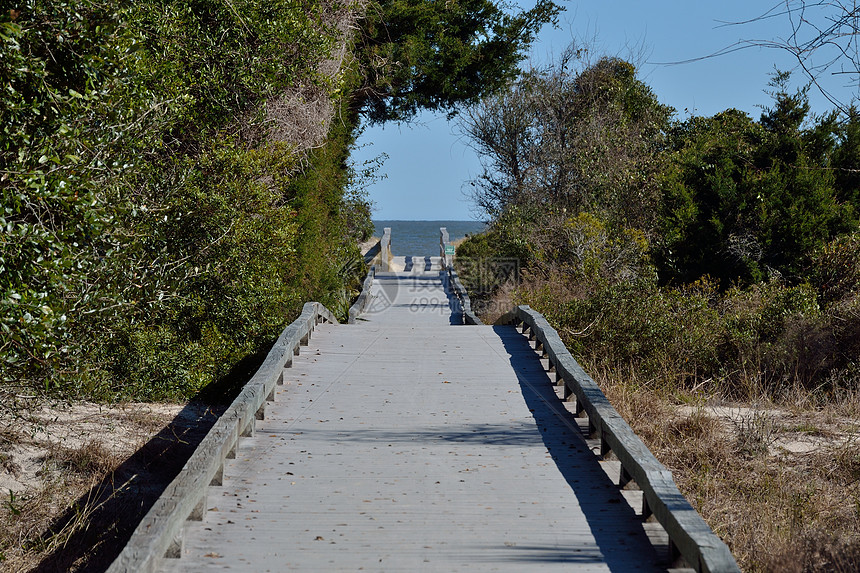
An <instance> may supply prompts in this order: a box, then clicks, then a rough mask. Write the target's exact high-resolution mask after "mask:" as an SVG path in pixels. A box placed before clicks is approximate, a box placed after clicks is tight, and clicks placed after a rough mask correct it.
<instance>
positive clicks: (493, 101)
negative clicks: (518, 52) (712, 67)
mask: <svg viewBox="0 0 860 573" xmlns="http://www.w3.org/2000/svg"><path fill="white" fill-rule="evenodd" d="M581 56H582V52H581V51H580V52H577V51H576V50H573V49H571V50H568V51H567V52H566V53H565V55H564V56H563V57H562V58H561V60H560V61H559V63H557V64H556V65H555V66H552V67H550V68H548V69H545V70H532V71H530V72H528V73H526V74H525V75H524V77H523V78H521V79H520V80H518V81H517V82H515V83H513V84H511V85H510V86H509V88H508V89H507V90H505V91H503V92H500V93H499V94H498V95H494V96H491V97H489V98H486V99H485V100H483V101H482V102H481V103H480V104H478V105H476V106H473V107H472V108H470V109H469V110H468V112H467V114H466V115H465V117H464V119H463V120H462V122H461V125H462V129H463V131H464V132H465V133H466V135H467V136H468V137H469V138H470V141H471V145H472V146H473V147H474V148H475V149H476V151H478V153H479V154H480V155H481V156H482V161H483V162H484V172H483V173H482V175H481V176H480V177H479V178H478V179H477V180H475V181H472V187H473V198H474V200H475V202H476V204H477V205H478V207H479V209H481V210H482V211H483V212H484V213H486V214H487V215H489V216H490V217H493V218H497V217H498V216H499V215H500V214H501V213H502V212H504V211H505V210H506V209H509V208H510V207H512V206H515V205H524V204H533V205H536V206H540V207H541V208H542V210H543V211H545V212H552V211H562V210H566V211H568V212H570V213H571V214H575V213H579V212H582V211H586V212H591V213H595V214H598V215H599V216H600V217H601V218H605V219H607V220H610V221H612V222H614V223H618V224H622V225H627V226H635V227H639V228H643V229H650V228H651V227H652V226H653V225H654V220H655V215H656V213H657V208H656V206H657V204H658V202H659V197H658V194H657V191H658V189H657V187H656V185H655V184H654V183H653V181H654V178H653V175H654V173H655V172H656V170H657V166H658V163H659V158H658V152H659V149H660V146H661V145H662V143H661V142H662V137H663V135H662V134H663V130H664V128H665V126H666V125H667V121H668V118H669V115H670V113H671V109H670V108H668V107H666V106H663V105H661V104H660V103H659V102H658V101H657V99H656V97H655V96H654V94H653V93H652V92H651V90H650V89H649V88H648V87H647V86H646V85H645V84H643V83H642V82H641V81H639V80H638V79H637V78H636V70H635V68H634V67H633V66H632V65H631V64H629V63H628V62H625V61H623V60H620V59H617V58H602V59H600V60H599V61H598V62H596V63H595V64H593V65H583V66H582V67H581V68H580V69H579V70H578V71H577V70H576V67H575V66H576V63H577V60H579V59H580V58H581Z"/></svg>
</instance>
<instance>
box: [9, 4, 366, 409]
mask: <svg viewBox="0 0 860 573" xmlns="http://www.w3.org/2000/svg"><path fill="white" fill-rule="evenodd" d="M327 11H330V8H329V7H324V6H323V5H322V4H321V3H319V2H315V1H309V2H304V3H295V2H291V1H282V0H273V1H269V0H267V1H263V0H233V1H231V2H223V1H221V0H145V1H141V2H123V1H116V2H109V1H107V0H78V1H76V2H66V1H63V0H48V1H45V2H34V1H32V0H31V1H24V2H21V3H20V4H19V7H18V9H17V10H15V11H9V12H6V13H3V14H0V62H2V65H0V70H2V72H0V73H2V74H3V77H2V79H3V80H4V81H3V83H4V85H5V86H7V88H6V89H4V90H3V91H2V93H0V120H2V124H3V132H2V139H0V165H2V173H0V193H2V205H0V207H2V213H0V225H2V234H0V267H2V268H1V269H0V270H2V272H0V327H2V331H1V332H0V350H2V355H3V360H4V363H3V364H0V379H2V381H3V382H4V383H7V384H15V385H20V384H30V385H32V384H34V383H36V382H38V383H39V384H41V385H42V386H43V387H44V388H45V389H46V390H48V391H50V392H52V393H58V394H63V395H75V394H80V395H86V396H88V397H90V398H98V399H111V398H114V397H117V396H122V397H125V398H138V399H140V398H146V399H161V398H166V397H174V398H178V397H185V396H188V395H190V394H191V393H193V392H195V391H197V390H199V389H200V388H202V387H203V386H205V385H207V384H210V383H211V382H213V381H215V380H217V379H218V378H219V377H222V376H225V375H227V374H228V373H229V372H230V371H231V370H233V367H234V365H236V364H238V363H240V362H242V361H243V359H245V358H247V357H248V356H253V355H255V354H256V353H258V352H260V351H261V350H262V349H264V348H265V346H266V344H267V343H269V342H270V341H271V340H272V339H273V338H274V337H275V336H276V335H277V333H278V332H279V330H280V329H281V328H282V327H283V326H284V324H286V323H287V322H289V320H291V319H292V318H293V317H294V315H296V314H297V313H298V311H299V308H300V306H301V303H302V302H304V301H306V300H309V299H310V298H316V299H317V300H322V301H323V302H326V303H328V304H330V305H332V306H333V307H334V308H335V309H337V310H339V311H343V312H345V307H344V304H345V303H344V301H345V300H348V297H349V293H350V289H352V288H354V282H355V275H357V274H360V269H358V268H355V269H354V272H353V268H354V265H353V261H355V260H356V259H357V256H358V253H357V248H356V247H355V245H354V238H355V235H356V234H360V233H362V232H364V231H362V229H366V228H367V225H368V218H369V210H368V208H367V204H366V201H365V200H364V198H363V195H361V194H360V193H354V194H352V195H350V196H349V197H348V198H346V199H344V188H345V187H346V185H347V183H348V181H347V180H346V179H345V175H344V174H345V165H344V158H345V156H346V154H347V153H348V149H349V146H350V145H351V143H352V139H351V133H350V130H351V127H352V125H353V123H352V122H353V121H354V117H352V116H350V115H349V114H348V113H347V112H346V109H343V110H341V112H342V114H343V115H342V117H344V118H345V119H346V121H345V122H340V123H338V125H337V126H336V127H337V130H338V131H337V132H336V133H333V134H332V137H331V139H330V141H329V143H328V144H327V146H325V147H323V148H321V149H320V150H318V151H317V153H316V155H315V156H314V157H312V158H310V161H309V165H310V166H311V167H312V168H313V169H315V170H316V173H315V174H314V176H313V177H315V178H316V184H314V185H310V184H306V183H305V182H306V181H308V176H307V174H306V175H304V176H302V175H300V170H301V168H302V161H303V158H302V157H301V156H300V155H299V154H297V152H296V151H295V150H294V148H293V147H291V146H289V145H286V144H283V143H267V142H266V133H267V131H268V128H269V126H268V124H267V123H266V121H267V120H266V103H267V100H268V99H271V98H274V97H276V96H278V95H280V94H281V93H282V92H283V91H284V89H286V88H287V87H289V86H295V85H296V84H297V83H298V82H299V81H301V82H304V83H305V84H306V85H310V84H316V85H318V86H319V87H321V89H323V90H324V91H326V92H328V93H329V94H331V95H332V97H334V96H335V95H336V94H340V93H343V90H347V89H349V88H350V85H349V84H347V82H348V81H354V79H355V78H354V77H353V78H352V79H350V78H349V77H348V76H347V75H341V76H339V77H338V78H325V77H320V76H319V75H318V74H317V72H316V68H317V64H318V62H319V61H320V60H321V59H322V58H323V57H325V56H327V55H328V53H329V50H330V48H331V47H332V46H333V45H334V43H335V41H339V40H341V39H340V38H338V36H337V35H336V32H335V27H336V26H335V23H334V22H333V21H332V20H331V18H328V19H326V17H327V16H330V14H328V12H327ZM344 14H346V12H344ZM340 103H341V104H343V102H342V101H341V102H340Z"/></svg>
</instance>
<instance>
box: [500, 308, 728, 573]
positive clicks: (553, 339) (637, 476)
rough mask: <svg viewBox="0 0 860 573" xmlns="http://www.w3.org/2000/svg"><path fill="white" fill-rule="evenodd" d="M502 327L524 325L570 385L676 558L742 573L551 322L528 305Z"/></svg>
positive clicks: (703, 571)
mask: <svg viewBox="0 0 860 573" xmlns="http://www.w3.org/2000/svg"><path fill="white" fill-rule="evenodd" d="M496 324H514V325H519V324H522V325H523V332H525V331H527V330H528V331H529V337H530V338H534V339H536V341H537V342H536V344H537V347H538V348H540V349H541V350H542V351H543V352H544V353H545V354H546V356H547V357H548V359H549V364H550V367H551V369H554V370H555V376H556V383H557V384H558V385H563V386H564V391H563V395H564V398H565V399H566V400H575V401H576V412H577V414H582V413H585V414H586V415H587V416H588V427H589V431H590V433H591V434H592V435H597V436H598V437H599V438H600V451H601V455H603V456H606V455H608V454H609V453H610V452H611V453H613V454H614V455H615V457H616V458H617V459H618V461H620V462H621V477H620V481H621V482H622V483H621V484H619V485H622V486H624V485H630V484H633V483H635V485H636V486H638V487H639V489H641V490H642V494H643V495H642V503H643V507H642V513H643V516H645V517H649V516H653V517H654V518H656V520H657V521H658V522H659V523H660V524H661V525H662V526H663V528H664V529H665V530H666V533H667V534H668V536H669V548H670V551H671V552H672V553H673V555H672V556H673V557H675V556H678V555H680V556H681V557H683V558H684V560H685V561H686V562H687V564H689V566H690V567H693V568H695V569H696V571H698V572H699V573H718V572H719V573H736V572H740V568H739V567H738V564H737V562H736V561H735V558H734V556H732V554H731V552H730V551H729V548H728V547H727V546H726V544H725V543H723V542H722V540H720V538H719V537H717V535H716V534H715V533H714V532H713V531H712V530H711V528H710V527H709V526H708V524H707V523H705V520H704V519H702V516H701V515H699V513H698V512H697V511H696V510H695V509H694V508H693V506H691V505H690V503H689V502H688V501H687V500H686V498H684V496H683V495H682V494H681V492H680V491H679V490H678V486H676V485H675V481H674V479H673V478H672V473H671V472H670V471H669V470H667V469H666V467H665V466H664V465H663V464H661V463H660V462H659V461H658V460H657V458H655V457H654V454H652V453H651V451H650V450H649V449H648V447H647V446H646V445H645V444H644V443H643V442H642V440H641V439H639V436H637V435H636V434H635V433H634V432H633V429H632V428H631V427H630V426H629V425H628V424H627V422H626V421H625V420H624V418H622V417H621V415H620V414H619V413H618V412H617V411H616V410H615V408H613V407H612V405H611V404H610V403H609V400H607V399H606V396H605V395H604V394H603V392H602V391H601V390H600V388H599V387H598V386H597V384H596V383H595V382H594V380H592V379H591V377H590V376H589V375H588V374H586V372H585V371H584V370H583V369H582V367H581V366H580V365H579V364H578V363H577V362H576V360H575V359H574V358H573V356H571V355H570V352H568V350H567V347H566V346H565V345H564V343H563V342H562V340H561V338H560V337H559V335H558V332H557V331H556V330H555V329H554V328H553V327H552V326H550V324H549V323H548V322H547V321H546V318H544V316H543V315H542V314H540V313H539V312H537V311H535V310H532V309H531V308H530V307H528V306H518V307H516V308H515V309H513V310H511V311H510V312H508V313H507V314H505V315H504V316H502V317H501V318H499V320H498V321H496Z"/></svg>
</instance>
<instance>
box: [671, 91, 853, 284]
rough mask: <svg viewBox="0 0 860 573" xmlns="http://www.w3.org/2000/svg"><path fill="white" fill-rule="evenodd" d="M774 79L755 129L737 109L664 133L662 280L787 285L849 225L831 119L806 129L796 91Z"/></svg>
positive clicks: (803, 103) (804, 107) (802, 97)
mask: <svg viewBox="0 0 860 573" xmlns="http://www.w3.org/2000/svg"><path fill="white" fill-rule="evenodd" d="M786 79H787V76H784V75H778V76H777V77H776V78H775V83H774V85H775V86H776V87H777V88H778V90H777V91H776V92H775V93H774V94H773V96H774V100H775V101H774V105H773V107H772V108H768V109H766V110H764V113H763V114H762V117H761V121H760V122H755V121H753V120H752V119H751V118H750V117H749V116H747V115H746V114H744V113H742V112H740V111H737V110H728V111H725V112H722V113H720V114H717V115H716V116H714V117H712V118H698V117H695V118H691V119H690V120H688V121H686V122H684V123H683V124H680V125H678V126H677V127H676V128H674V129H673V130H672V132H671V137H670V141H671V149H672V156H671V163H670V166H669V167H668V168H667V170H666V172H665V174H664V177H663V179H662V184H663V187H664V194H665V203H664V213H663V229H662V233H661V239H662V243H661V248H660V252H659V255H658V258H659V264H660V267H661V270H662V276H663V279H664V280H677V281H683V282H689V281H693V280H696V279H698V278H699V277H701V276H703V275H711V276H713V277H715V278H718V279H720V280H721V281H722V286H723V287H727V286H729V285H730V284H731V283H732V282H733V281H736V280H740V281H742V282H757V281H760V280H762V279H764V278H765V277H766V276H767V275H768V274H769V273H773V272H775V273H777V274H781V275H786V276H788V277H790V278H792V279H797V278H799V276H800V275H801V273H802V271H803V269H804V268H805V266H806V265H807V264H808V263H809V256H810V255H811V253H812V252H813V251H814V250H815V249H816V248H819V247H821V246H822V245H823V244H825V243H826V242H827V241H828V240H829V239H830V238H832V237H834V236H835V235H837V234H839V233H842V232H845V231H847V230H848V229H850V228H851V225H853V224H854V221H855V219H854V211H853V208H852V207H851V206H850V205H846V204H843V203H840V202H839V201H838V200H837V193H836V190H835V188H834V183H835V181H834V176H833V171H832V169H830V165H831V162H832V158H833V154H834V150H835V149H836V141H837V140H836V137H835V132H836V128H837V123H836V121H835V116H834V115H833V114H829V115H827V116H823V117H821V118H818V120H817V121H815V122H814V123H812V124H811V125H806V122H807V121H808V113H809V105H808V102H807V99H806V94H805V92H803V91H799V92H796V93H794V94H789V93H787V92H786V91H785V89H784V85H785V84H784V80H786Z"/></svg>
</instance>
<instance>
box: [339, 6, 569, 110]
mask: <svg viewBox="0 0 860 573" xmlns="http://www.w3.org/2000/svg"><path fill="white" fill-rule="evenodd" d="M505 7H507V5H506V4H503V3H501V2H496V1H493V0H458V1H454V2H426V1H425V0H377V1H375V2H371V4H370V6H369V7H368V9H367V15H366V17H365V19H364V20H363V21H362V27H361V35H362V38H361V40H362V42H363V46H362V49H361V50H360V52H359V57H360V58H361V67H362V70H363V73H364V75H365V78H364V82H363V85H362V86H361V88H360V89H358V90H357V91H356V92H355V93H354V96H353V97H354V98H355V102H354V106H355V108H356V109H360V110H362V111H363V112H364V113H365V114H366V115H367V117H368V118H369V120H370V121H371V122H383V121H392V120H394V121H403V120H409V119H410V118H412V117H413V116H414V115H415V114H416V113H417V112H418V110H419V109H427V110H431V111H437V110H442V111H446V112H448V113H449V114H453V113H455V109H456V107H457V106H458V105H460V104H463V103H467V104H468V103H473V102H476V101H477V100H478V99H479V98H481V97H484V96H486V95H488V94H490V93H493V92H495V91H497V90H498V89H500V88H501V87H502V86H504V85H505V83H507V82H508V81H509V80H511V79H513V78H514V77H515V76H516V75H517V73H518V70H517V64H518V63H519V62H520V60H522V58H523V57H524V52H525V51H526V50H527V49H528V47H529V46H530V45H531V43H532V41H534V39H535V35H536V34H537V32H538V30H540V28H541V27H542V26H543V25H544V24H546V23H549V22H553V23H554V22H555V21H556V17H557V15H558V13H559V12H560V11H561V8H559V7H558V6H556V5H555V4H554V3H553V2H552V1H551V0H539V1H538V3H537V4H536V5H535V7H534V8H532V9H530V10H525V11H522V12H517V13H513V14H509V13H507V12H505V10H504V8H505Z"/></svg>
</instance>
